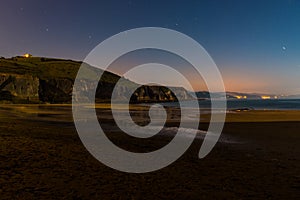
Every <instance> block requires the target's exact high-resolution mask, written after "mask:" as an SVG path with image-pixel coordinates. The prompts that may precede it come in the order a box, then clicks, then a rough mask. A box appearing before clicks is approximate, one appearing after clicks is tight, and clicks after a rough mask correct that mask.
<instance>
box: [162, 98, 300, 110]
mask: <svg viewBox="0 0 300 200" xmlns="http://www.w3.org/2000/svg"><path fill="white" fill-rule="evenodd" d="M166 105H170V106H175V105H176V103H166ZM190 105H191V104H189V102H188V101H187V102H184V103H183V106H184V107H190ZM199 105H200V108H210V101H209V100H202V101H199ZM227 108H228V110H234V109H243V108H248V109H254V110H300V99H269V100H261V99H257V100H256V99H252V100H250V99H249V100H228V101H227Z"/></svg>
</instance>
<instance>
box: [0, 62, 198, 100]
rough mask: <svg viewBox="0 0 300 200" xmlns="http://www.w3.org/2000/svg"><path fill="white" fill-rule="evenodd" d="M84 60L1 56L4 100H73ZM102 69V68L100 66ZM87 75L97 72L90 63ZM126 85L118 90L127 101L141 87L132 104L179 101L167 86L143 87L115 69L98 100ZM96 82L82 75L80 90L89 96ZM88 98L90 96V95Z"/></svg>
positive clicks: (0, 86)
mask: <svg viewBox="0 0 300 200" xmlns="http://www.w3.org/2000/svg"><path fill="white" fill-rule="evenodd" d="M81 64H82V62H77V61H72V60H63V59H52V58H39V57H31V58H22V57H14V58H10V59H5V58H1V59H0V102H2V103H3V102H4V103H71V101H72V90H73V83H74V80H75V77H76V74H77V72H78V70H79V67H80V65H81ZM97 70H98V69H97ZM86 74H87V75H91V74H93V75H94V74H97V73H95V68H93V67H90V66H88V67H87V73H86ZM119 80H120V81H121V83H122V84H119V86H118V87H117V88H116V89H115V90H116V94H117V99H118V100H120V101H122V100H126V98H127V96H126V95H125V94H127V93H128V92H129V91H130V88H131V87H136V86H138V87H139V88H138V89H137V90H136V91H135V92H134V94H133V95H132V96H131V98H130V101H131V102H132V103H141V102H162V101H177V99H176V97H175V94H174V93H173V92H171V91H170V90H169V89H168V88H166V87H163V86H140V85H138V84H136V83H134V82H132V81H129V80H127V79H124V78H122V77H120V76H118V75H116V74H113V73H111V72H104V73H103V76H102V79H101V80H100V82H99V83H98V85H97V91H96V102H108V101H110V98H111V93H112V91H113V89H114V87H115V84H116V82H117V81H119ZM91 87H95V81H93V80H89V79H88V78H87V77H86V78H85V77H83V78H82V84H81V87H80V88H77V90H78V91H76V92H77V93H78V94H80V96H86V92H87V91H88V90H89V88H91ZM172 90H173V91H174V92H175V93H176V95H177V97H178V98H180V99H182V100H189V99H191V98H192V97H191V95H189V93H188V92H187V91H186V90H185V89H184V88H178V87H176V88H175V87H173V88H172ZM87 98H88V97H87Z"/></svg>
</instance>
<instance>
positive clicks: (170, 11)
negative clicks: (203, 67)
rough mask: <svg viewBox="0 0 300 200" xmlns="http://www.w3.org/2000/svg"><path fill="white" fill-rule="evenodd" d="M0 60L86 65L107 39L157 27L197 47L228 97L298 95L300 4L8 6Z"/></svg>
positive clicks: (2, 13) (1, 20)
mask: <svg viewBox="0 0 300 200" xmlns="http://www.w3.org/2000/svg"><path fill="white" fill-rule="evenodd" d="M0 24H1V29H0V55H1V56H5V57H12V56H15V55H20V54H23V53H25V52H29V53H31V54H33V55H36V56H45V57H61V58H70V59H76V60H83V59H84V58H85V56H86V55H87V54H88V53H89V51H91V50H92V49H93V48H94V47H95V46H96V45H97V44H99V43H100V42H101V41H103V40H104V39H106V38H108V37H110V36H112V35H114V34H117V33H119V32H121V31H125V30H127V29H132V28H137V27H144V26H156V27H165V28H171V29H175V30H178V31H180V32H182V33H185V34H187V35H189V36H190V37H192V38H194V39H195V40H197V41H198V42H199V43H200V44H201V45H202V46H203V47H204V48H205V49H206V50H207V51H208V52H209V53H210V55H211V56H212V58H213V59H214V60H215V62H216V64H217V65H218V67H219V68H220V71H221V73H222V75H223V77H224V80H225V86H226V89H227V90H236V91H246V92H268V93H285V94H289V93H300V81H299V77H300V1H296V0H290V1H288V0H286V1H285V0H282V1H275V0H273V1H253V0H251V1H238V0H237V1H230V0H228V1H189V2H188V1H133V0H132V1H100V0H98V1H83V0H82V1H76V0H72V1H55V0H51V1H50V0H43V1H40V0H26V1H24V0H10V1H3V2H1V6H0Z"/></svg>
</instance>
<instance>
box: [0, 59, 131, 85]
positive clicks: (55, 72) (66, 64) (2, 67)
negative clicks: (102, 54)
mask: <svg viewBox="0 0 300 200" xmlns="http://www.w3.org/2000/svg"><path fill="white" fill-rule="evenodd" d="M81 64H82V62H79V61H73V60H65V59H56V58H43V57H29V58H25V57H13V58H3V57H2V58H0V73H5V74H19V75H26V74H28V75H32V76H35V77H38V78H41V79H49V78H66V79H71V80H74V79H75V78H76V75H77V72H78V70H79V68H80V66H81ZM85 66H86V68H85V73H84V75H83V76H82V78H83V79H84V78H86V79H88V78H96V76H97V72H100V71H101V70H100V69H97V68H95V67H91V66H89V65H87V64H85ZM101 72H103V71H101ZM119 78H120V76H118V75H116V74H113V73H110V72H105V73H104V74H103V76H102V79H101V80H102V81H104V82H110V83H116V82H117V81H118V80H119ZM125 82H128V84H129V82H130V81H128V80H126V81H125ZM131 83H132V82H131Z"/></svg>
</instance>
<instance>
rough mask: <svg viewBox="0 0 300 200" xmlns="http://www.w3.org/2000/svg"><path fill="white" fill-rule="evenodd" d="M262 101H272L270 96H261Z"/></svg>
mask: <svg viewBox="0 0 300 200" xmlns="http://www.w3.org/2000/svg"><path fill="white" fill-rule="evenodd" d="M261 98H262V99H271V97H270V96H261Z"/></svg>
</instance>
